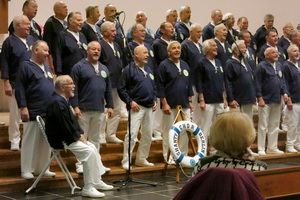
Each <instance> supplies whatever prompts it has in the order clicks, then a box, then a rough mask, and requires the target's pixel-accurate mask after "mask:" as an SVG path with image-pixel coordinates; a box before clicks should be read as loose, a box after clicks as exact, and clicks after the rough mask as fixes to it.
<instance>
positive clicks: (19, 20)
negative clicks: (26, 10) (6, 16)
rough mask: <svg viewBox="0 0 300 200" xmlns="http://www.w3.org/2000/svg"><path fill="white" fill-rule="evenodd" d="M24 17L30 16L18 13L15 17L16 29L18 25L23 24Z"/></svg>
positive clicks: (14, 24)
mask: <svg viewBox="0 0 300 200" xmlns="http://www.w3.org/2000/svg"><path fill="white" fill-rule="evenodd" d="M24 18H27V19H28V17H27V16H26V15H18V16H15V17H14V19H13V26H14V29H15V30H16V28H17V25H19V24H21V23H22V20H23V19H24ZM28 20H29V19H28Z"/></svg>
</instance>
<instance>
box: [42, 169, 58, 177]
mask: <svg viewBox="0 0 300 200" xmlns="http://www.w3.org/2000/svg"><path fill="white" fill-rule="evenodd" d="M44 176H48V177H53V176H56V173H54V172H51V171H49V170H47V171H45V173H44Z"/></svg>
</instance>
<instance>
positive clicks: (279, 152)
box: [267, 148, 284, 154]
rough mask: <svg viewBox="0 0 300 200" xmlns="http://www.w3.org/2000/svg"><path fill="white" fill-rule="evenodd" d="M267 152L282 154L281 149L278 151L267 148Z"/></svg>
mask: <svg viewBox="0 0 300 200" xmlns="http://www.w3.org/2000/svg"><path fill="white" fill-rule="evenodd" d="M267 154H284V152H283V151H280V150H279V149H277V148H276V149H267Z"/></svg>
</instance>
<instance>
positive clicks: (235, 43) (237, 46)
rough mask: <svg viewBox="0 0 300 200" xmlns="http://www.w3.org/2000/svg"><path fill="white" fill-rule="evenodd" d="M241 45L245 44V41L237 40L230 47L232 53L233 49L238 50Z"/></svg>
mask: <svg viewBox="0 0 300 200" xmlns="http://www.w3.org/2000/svg"><path fill="white" fill-rule="evenodd" d="M241 44H245V41H244V40H237V41H235V42H234V43H233V44H232V46H231V50H232V52H234V50H235V49H239V46H240V45H241Z"/></svg>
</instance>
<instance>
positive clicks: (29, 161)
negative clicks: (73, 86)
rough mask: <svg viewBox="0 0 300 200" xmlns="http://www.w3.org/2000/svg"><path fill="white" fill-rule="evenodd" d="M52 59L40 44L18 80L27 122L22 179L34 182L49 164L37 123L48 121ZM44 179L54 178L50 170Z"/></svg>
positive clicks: (43, 45)
mask: <svg viewBox="0 0 300 200" xmlns="http://www.w3.org/2000/svg"><path fill="white" fill-rule="evenodd" d="M48 56H49V48H48V45H47V43H46V42H44V41H41V40H38V41H37V42H35V43H34V44H33V46H32V56H31V59H30V60H29V61H25V62H23V63H22V65H21V66H20V69H19V71H18V76H17V79H16V87H15V89H16V99H17V102H18V107H19V108H20V113H21V119H22V121H23V122H24V134H23V138H22V152H21V173H22V174H21V176H22V178H24V179H33V178H34V177H33V174H32V173H34V174H39V173H40V172H41V171H42V170H43V168H44V166H45V165H46V164H47V163H48V162H49V160H50V154H51V150H50V146H49V144H48V143H47V141H46V139H45V138H44V136H43V134H42V133H41V130H40V129H39V127H38V124H37V122H36V116H38V115H39V116H41V117H45V116H46V107H47V105H48V103H49V101H50V100H51V96H52V93H53V92H54V85H53V76H52V73H51V70H50V69H49V67H48V66H47V65H45V64H44V62H45V60H46V59H47V57H48ZM44 175H45V176H55V173H53V172H50V171H49V169H48V170H47V171H46V172H45V174H44Z"/></svg>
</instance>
